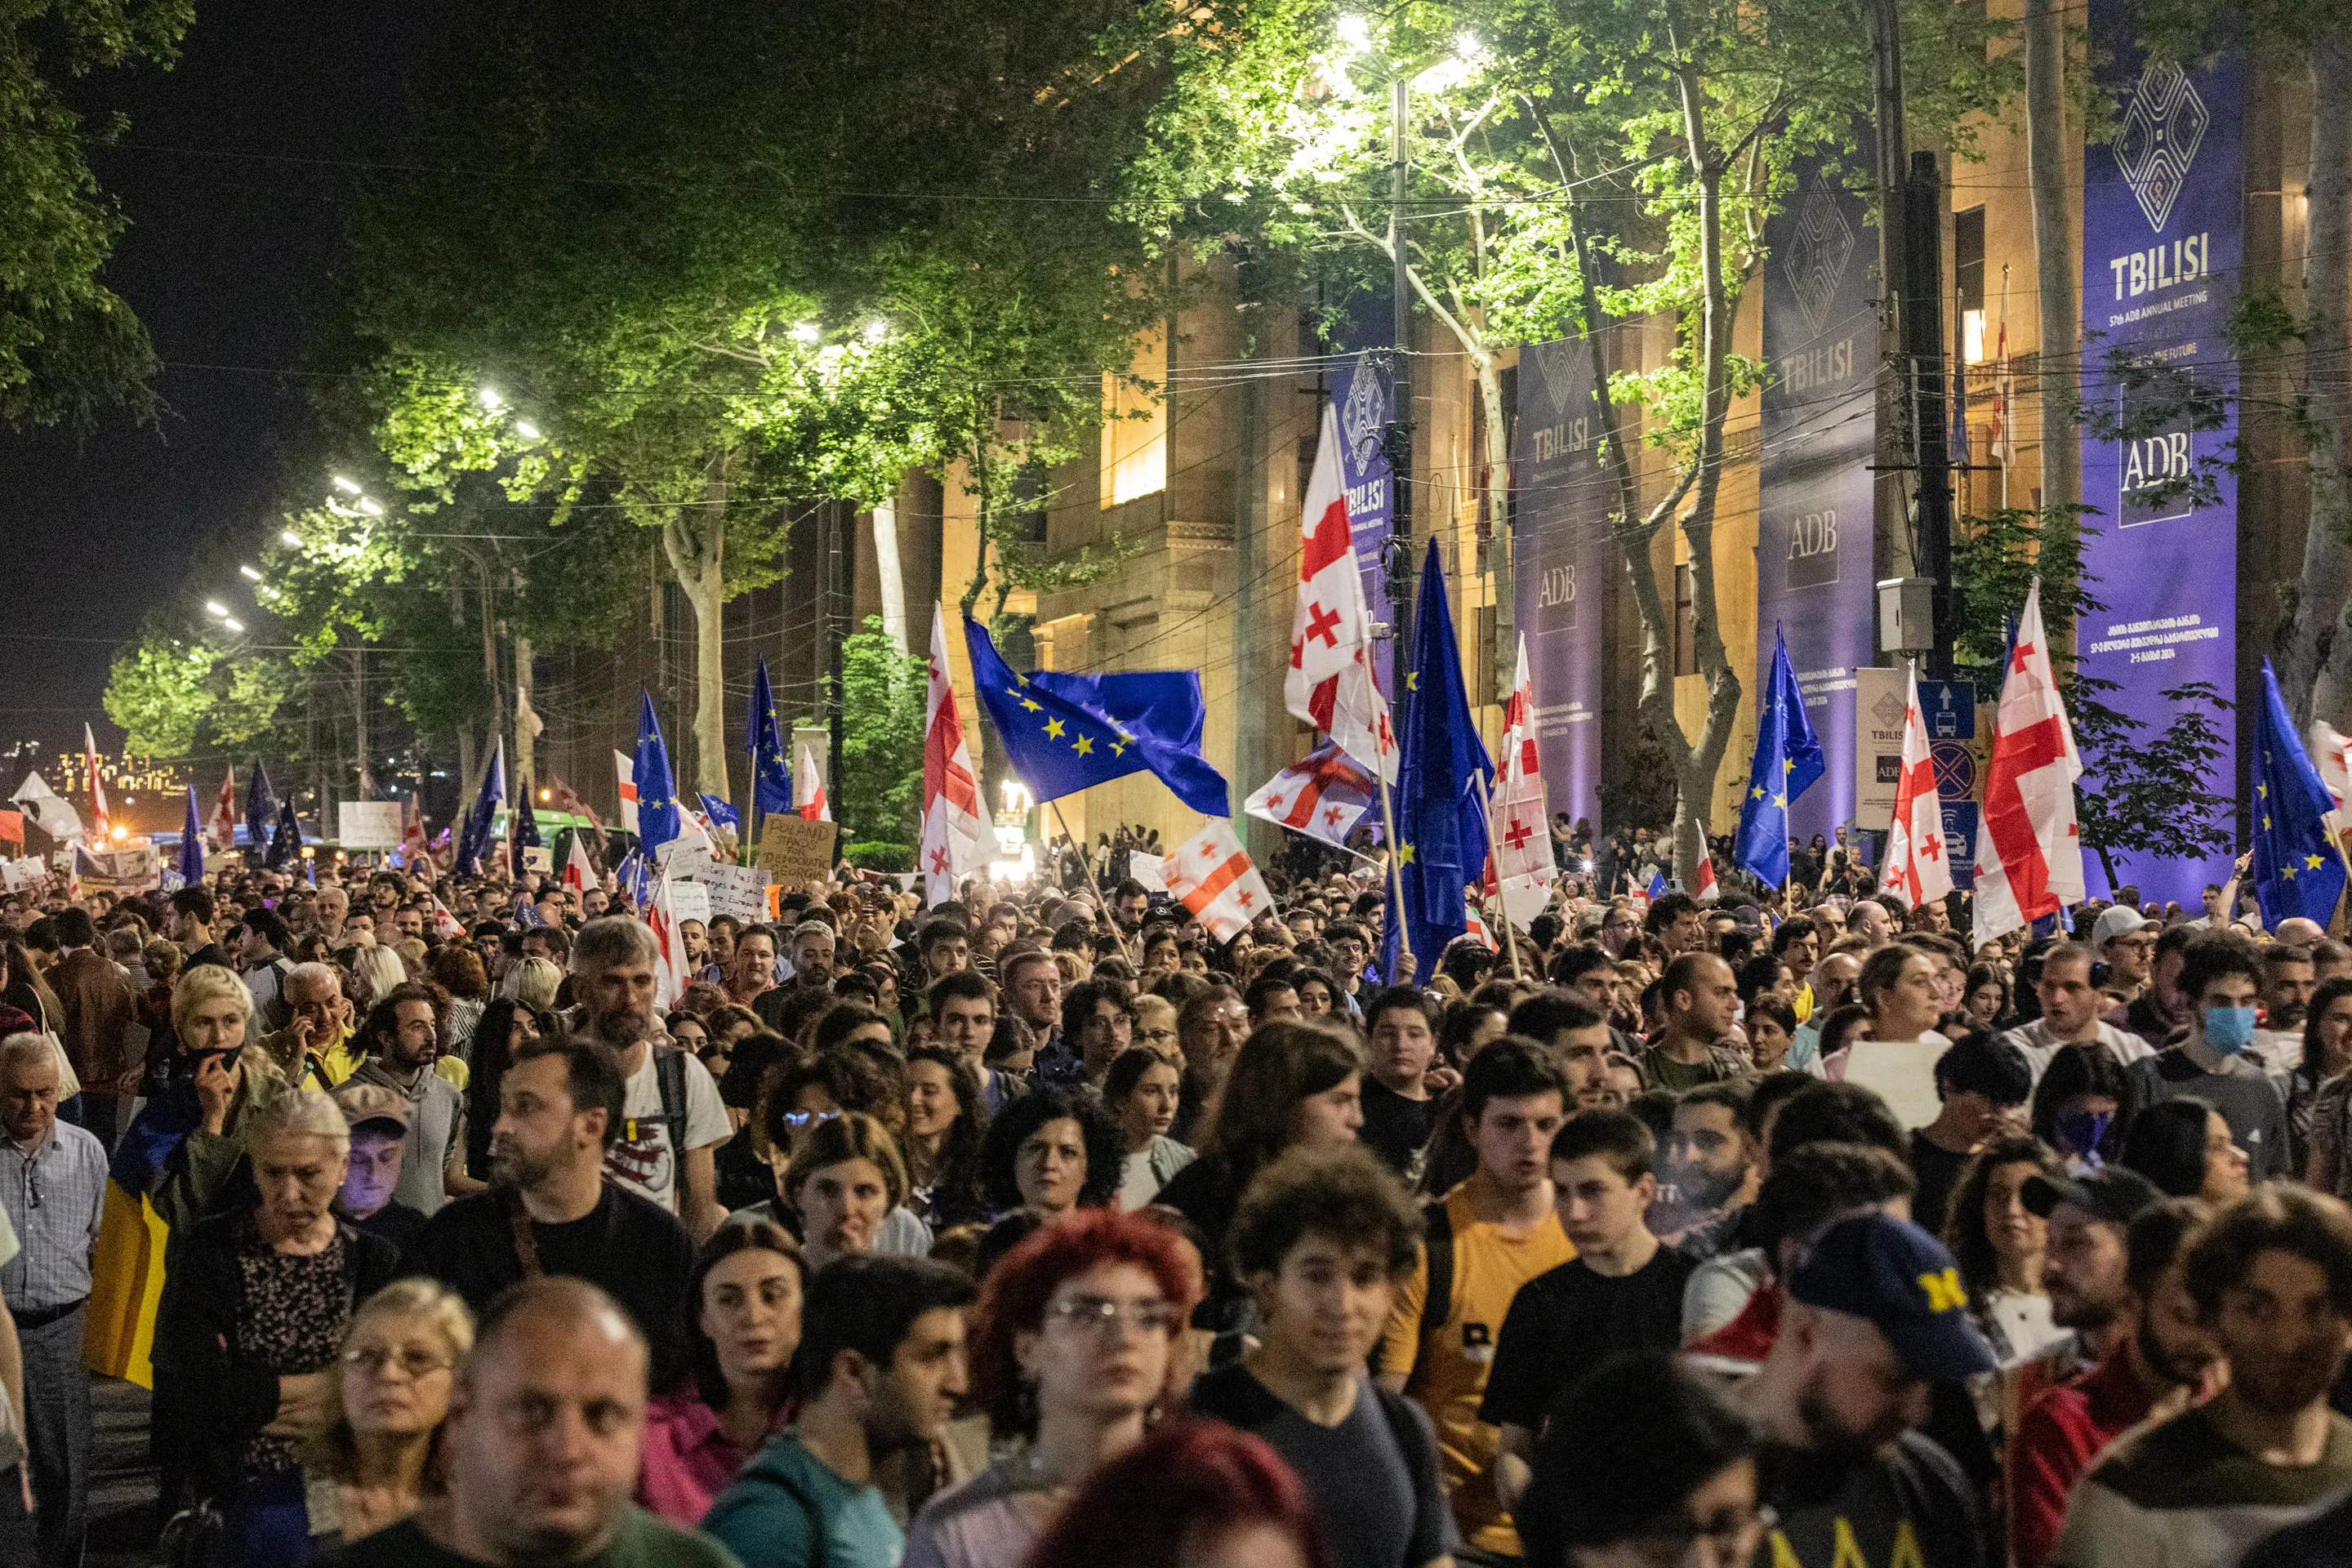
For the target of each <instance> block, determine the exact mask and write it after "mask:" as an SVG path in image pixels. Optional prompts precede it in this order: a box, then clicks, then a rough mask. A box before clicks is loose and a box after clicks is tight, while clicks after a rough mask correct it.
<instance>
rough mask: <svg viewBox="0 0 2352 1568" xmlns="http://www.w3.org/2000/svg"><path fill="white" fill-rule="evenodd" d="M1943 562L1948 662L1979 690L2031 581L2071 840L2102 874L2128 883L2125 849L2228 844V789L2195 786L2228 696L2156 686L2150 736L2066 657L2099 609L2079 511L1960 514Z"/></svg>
mask: <svg viewBox="0 0 2352 1568" xmlns="http://www.w3.org/2000/svg"><path fill="white" fill-rule="evenodd" d="M1952 570H1953V574H1954V575H1955V576H1956V577H1957V578H1958V582H1959V585H1960V633H1959V637H1958V652H1957V658H1956V660H1955V662H1956V664H1957V665H1958V668H1959V670H1960V672H1961V673H1962V674H1963V675H1964V676H1966V677H1967V678H1969V679H1973V680H1975V681H1976V682H1977V690H1978V693H1979V696H1981V697H1983V698H1985V699H1986V700H1992V699H1994V698H1996V697H1997V696H1998V695H1999V693H2000V682H2001V675H2002V663H2001V661H2002V658H2003V657H2004V655H2005V654H2006V653H2007V651H2008V647H2009V628H2010V626H2011V624H2012V623H2013V622H2014V621H2015V620H2016V618H2017V616H2018V615H2019V614H2020V613H2021V612H2022V611H2023V610H2024V608H2025V596H2026V595H2027V593H2028V592H2029V591H2030V590H2031V589H2032V586H2033V584H2034V582H2035V580H2036V579H2037V578H2038V579H2039V580H2040V582H2041V584H2042V624H2043V625H2044V626H2046V627H2047V628H2048V630H2049V633H2050V644H2051V656H2050V657H2051V666H2052V668H2053V670H2054V671H2055V672H2056V674H2057V677H2058V685H2059V689H2060V690H2061V691H2062V692H2063V694H2064V697H2065V700H2066V711H2067V714H2068V716H2069V717H2070V718H2071V719H2072V720H2073V721H2074V744H2075V746H2076V748H2077V749H2078V750H2079V751H2080V752H2082V755H2083V777H2082V779H2081V780H2080V782H2079V783H2078V784H2077V786H2076V794H2075V800H2076V805H2077V807H2078V816H2079V820H2080V823H2081V826H2082V833H2083V847H2084V848H2086V849H2089V850H2091V851H2092V852H2094V853H2095V854H2096V855H2097V856H2098V857H2099V864H2100V866H2101V868H2103V869H2105V872H2106V875H2107V879H2108V882H2109V884H2110V885H2112V886H2120V885H2121V884H2122V883H2124V882H2126V881H2128V880H2129V879H2130V878H2129V874H2128V872H2129V862H2130V861H2132V860H2134V859H2148V860H2171V859H2187V858H2195V857H2201V856H2205V855H2210V854H2211V853H2213V852H2214V851H2216V850H2221V849H2227V848H2229V847H2231V841H2232V838H2233V837H2234V822H2235V817H2234V812H2235V805H2234V801H2233V798H2232V797H2231V795H2224V794H2221V793H2218V792H2216V791H2214V790H2212V789H2211V788H2210V787H2209V786H2208V784H2207V780H2208V779H2209V778H2210V776H2211V769H2212V766H2213V764H2214V763H2215V762H2217V761H2218V760H2219V759H2220V758H2221V752H2222V746H2223V733H2222V728H2221V725H2222V722H2223V720H2222V718H2221V716H2222V715H2224V714H2226V713H2227V712H2228V711H2229V710H2230V707H2231V704H2230V702H2229V701H2228V700H2227V699H2225V698H2224V697H2223V696H2222V695H2221V693H2220V692H2218V691H2216V690H2214V689H2212V687H2211V686H2210V685H2208V684H2207V683H2205V682H2203V681H2191V682H2189V684H2187V685H2184V686H2179V687H2176V688H2174V689H2171V690H2168V691H2166V692H2164V693H2162V694H2161V695H2162V697H2163V699H2164V700H2165V701H2166V702H2167V703H2169V704H2170V705H2171V707H2172V710H2173V711H2172V718H2171V720H2170V721H2169V722H2168V723H2167V724H2166V725H2165V727H2164V728H2163V729H2161V730H2159V731H2156V732H2155V733H2154V734H2150V733H2148V732H2147V731H2148V727H2147V725H2146V724H2144V723H2142V722H2140V721H2137V720H2135V719H2132V718H2130V717H2128V716H2126V714H2124V713H2122V712H2120V711H2118V710H2116V709H2115V708H2113V707H2111V706H2109V705H2108V703H2107V702H2106V700H2105V697H2106V695H2107V694H2108V693H2110V692H2113V691H2114V690H2115V689H2116V683H2115V682H2114V681H2111V680H2101V679H2097V678H2096V677H2094V676H2087V675H2084V674H2083V673H2082V671H2081V669H2080V668H2079V667H2078V665H2077V662H2076V660H2075V658H2074V637H2073V636H2072V634H2073V632H2074V626H2075V625H2076V624H2077V623H2079V622H2080V621H2081V620H2082V619H2083V617H2084V616H2089V615H2095V614H2097V613H2098V612H2099V611H2101V610H2103V609H2105V607H2106V606H2105V605H2103V604H2101V603H2100V602H2099V600H2098V599H2097V598H2096V597H2095V596H2094V595H2093V594H2092V592H2091V586H2092V584H2093V581H2094V579H2092V578H2091V577H2090V576H2089V575H2088V574H2085V573H2084V570H2083V523H2082V521H2081V520H2080V518H2079V517H2077V516H2076V515H2075V514H2074V512H2072V511H2070V510H2047V511H2043V512H2035V511H2032V510H2029V509H2026V508H2011V509H2008V510H2001V511H1996V512H1993V513H1991V514H1990V515H1989V516H1986V517H1979V518H1970V519H1969V520H1968V521H1967V522H1966V523H1965V524H1964V525H1963V526H1962V527H1961V528H1960V529H1959V530H1958V531H1957V537H1956V538H1955V539H1954V540H1953V542H1952Z"/></svg>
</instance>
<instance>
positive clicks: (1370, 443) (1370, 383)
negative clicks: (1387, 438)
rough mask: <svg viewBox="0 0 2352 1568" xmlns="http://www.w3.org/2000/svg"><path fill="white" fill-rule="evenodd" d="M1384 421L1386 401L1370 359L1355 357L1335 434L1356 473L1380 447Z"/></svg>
mask: <svg viewBox="0 0 2352 1568" xmlns="http://www.w3.org/2000/svg"><path fill="white" fill-rule="evenodd" d="M1387 419H1388V398H1387V396H1386V395H1384V394H1383V393H1382V392H1381V378H1380V376H1379V375H1378V374H1376V373H1375V372H1374V371H1373V369H1372V356H1371V355H1370V354H1359V355H1357V356H1356V374H1354V375H1352V376H1350V377H1349V380H1348V397H1347V401H1346V402H1344V403H1342V404H1341V405H1339V433H1340V434H1341V435H1342V436H1344V437H1347V438H1348V449H1349V452H1351V453H1353V454H1354V456H1355V459H1356V471H1357V472H1358V473H1361V472H1363V469H1364V465H1365V464H1367V463H1369V462H1370V461H1371V460H1372V448H1373V447H1376V446H1378V445H1379V444H1380V439H1381V426H1382V425H1383V424H1385V423H1387Z"/></svg>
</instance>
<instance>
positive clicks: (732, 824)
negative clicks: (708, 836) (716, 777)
mask: <svg viewBox="0 0 2352 1568" xmlns="http://www.w3.org/2000/svg"><path fill="white" fill-rule="evenodd" d="M694 798H695V799H697V800H698V801H700V802H701V803H702V815H703V816H707V817H709V818H710V826H713V827H723V828H725V829H726V830H727V831H728V832H730V833H731V834H733V835H735V837H738V838H740V837H742V836H743V819H742V818H741V817H740V816H737V815H736V814H735V808H734V807H733V806H732V805H729V804H728V803H727V802H725V801H723V800H721V799H719V797H718V796H717V795H711V794H709V793H707V792H706V793H701V794H698V795H696V796H695V797H694Z"/></svg>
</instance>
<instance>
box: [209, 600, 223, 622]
mask: <svg viewBox="0 0 2352 1568" xmlns="http://www.w3.org/2000/svg"><path fill="white" fill-rule="evenodd" d="M205 614H206V615H208V616H213V617H215V619H217V618H219V617H221V616H226V615H227V614H228V606H227V605H224V604H222V603H221V602H220V601H219V600H218V599H206V600H205Z"/></svg>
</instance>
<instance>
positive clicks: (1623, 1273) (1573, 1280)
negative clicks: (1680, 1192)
mask: <svg viewBox="0 0 2352 1568" xmlns="http://www.w3.org/2000/svg"><path fill="white" fill-rule="evenodd" d="M1656 1154H1657V1140H1656V1139H1655V1138H1654V1137H1653V1136H1652V1135H1651V1132H1650V1130H1649V1128H1648V1127H1647V1126H1646V1125H1644V1124H1643V1121H1642V1120H1641V1119H1640V1118H1639V1117H1636V1116H1632V1115H1629V1114H1627V1113H1626V1112H1624V1111H1622V1110H1588V1111H1585V1112H1583V1113H1582V1114H1580V1115H1577V1116H1572V1117H1570V1118H1569V1120H1568V1121H1565V1122H1564V1123H1562V1124H1561V1126H1560V1130H1559V1131H1558V1132H1556V1133H1554V1134H1553V1135H1552V1141H1551V1184H1552V1192H1553V1194H1555V1196H1554V1199H1553V1203H1554V1205H1555V1206H1556V1207H1557V1208H1558V1210H1559V1225H1560V1228H1561V1229H1562V1230H1564V1231H1566V1232H1567V1233H1568V1238H1569V1240H1570V1241H1572V1242H1574V1243H1575V1244H1576V1256H1575V1257H1574V1258H1571V1259H1570V1260H1569V1261H1568V1262H1566V1263H1563V1264H1561V1265H1560V1266H1559V1268H1553V1269H1549V1270H1547V1271H1546V1272H1544V1273H1542V1274H1538V1275H1537V1276H1536V1277H1535V1278H1534V1279H1530V1280H1528V1282H1527V1283H1526V1284H1525V1285H1522V1286H1520V1287H1519V1293H1518V1294H1517V1295H1516V1296H1514V1297H1513V1298H1511V1310H1510V1311H1509V1312H1508V1313H1507V1315H1506V1316H1505V1317H1504V1319H1503V1331H1502V1333H1501V1335H1500V1336H1499V1337H1498V1338H1497V1339H1496V1342H1495V1371H1494V1375H1493V1376H1492V1377H1490V1378H1488V1379H1487V1381H1486V1397H1485V1399H1484V1400H1483V1401H1482V1402H1481V1403H1480V1405H1479V1406H1478V1419H1479V1420H1481V1421H1484V1422H1486V1423H1487V1424H1488V1425H1490V1426H1499V1427H1501V1428H1502V1429H1503V1437H1502V1444H1503V1447H1502V1453H1501V1455H1500V1457H1499V1458H1497V1459H1496V1463H1495V1490H1496V1495H1497V1496H1499V1497H1500V1498H1501V1500H1502V1504H1503V1507H1504V1509H1505V1510H1507V1511H1512V1512H1516V1511H1517V1509H1518V1505H1519V1494H1520V1493H1521V1492H1523V1491H1525V1490H1526V1489H1527V1485H1528V1473H1529V1468H1530V1467H1531V1466H1532V1465H1533V1463H1534V1461H1535V1450H1536V1440H1537V1439H1538V1437H1540V1436H1542V1435H1543V1426H1544V1421H1545V1418H1546V1417H1547V1416H1549V1415H1550V1414H1551V1412H1552V1409H1553V1407H1554V1406H1555V1405H1559V1402H1560V1401H1561V1400H1562V1399H1563V1398H1565V1397H1566V1396H1567V1394H1568V1392H1569V1390H1570V1389H1571V1388H1574V1387H1575V1386H1576V1384H1577V1383H1578V1382H1579V1381H1580V1380H1581V1379H1582V1378H1583V1376H1584V1374H1585V1373H1588V1372H1591V1370H1592V1369H1593V1368H1594V1367H1596V1366H1598V1365H1600V1364H1601V1363H1602V1362H1604V1361H1607V1360H1608V1359H1609V1358H1610V1357H1611V1356H1612V1355H1618V1354H1621V1353H1622V1352H1627V1351H1637V1350H1656V1351H1671V1350H1674V1349H1675V1348H1676V1347H1677V1346H1678V1345H1679V1344H1680V1343H1681V1342H1682V1319H1683V1286H1684V1285H1685V1283H1687V1282H1688V1281H1689V1279H1690V1276H1691V1270H1692V1268H1695V1267H1696V1265H1695V1264H1694V1263H1693V1262H1692V1261H1691V1259H1690V1258H1687V1257H1685V1255H1684V1254H1682V1253H1679V1252H1676V1251H1675V1250H1673V1249H1672V1248H1670V1247H1664V1246H1662V1245H1661V1244H1660V1243H1659V1241H1658V1238H1657V1237H1654V1236H1653V1235H1651V1234H1650V1227H1649V1226H1648V1225H1647V1224H1646V1223H1644V1221H1643V1215H1644V1214H1646V1213H1647V1212H1648V1210H1649V1207H1650V1205H1651V1204H1652V1203H1653V1202H1654V1200H1655V1199H1656V1197H1657V1195H1658V1179H1657V1177H1656V1176H1655V1175H1654V1174H1652V1173H1651V1170H1650V1165H1651V1162H1652V1161H1653V1160H1654V1158H1655V1157H1656Z"/></svg>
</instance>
